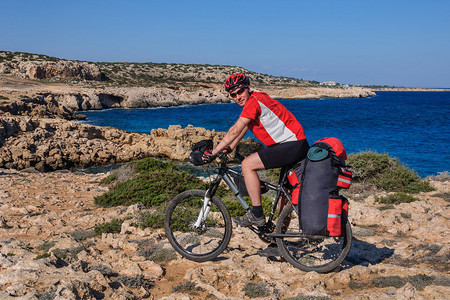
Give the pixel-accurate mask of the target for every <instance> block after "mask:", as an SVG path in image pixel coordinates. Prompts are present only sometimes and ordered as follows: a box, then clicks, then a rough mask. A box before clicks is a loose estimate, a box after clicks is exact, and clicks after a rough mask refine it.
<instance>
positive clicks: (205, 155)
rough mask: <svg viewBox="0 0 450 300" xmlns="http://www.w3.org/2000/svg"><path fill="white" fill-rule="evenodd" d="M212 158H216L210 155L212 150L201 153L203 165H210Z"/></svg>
mask: <svg viewBox="0 0 450 300" xmlns="http://www.w3.org/2000/svg"><path fill="white" fill-rule="evenodd" d="M214 158H216V156H215V155H213V154H212V150H206V151H205V152H203V155H202V160H203V162H204V163H210V162H212V161H213V159H214Z"/></svg>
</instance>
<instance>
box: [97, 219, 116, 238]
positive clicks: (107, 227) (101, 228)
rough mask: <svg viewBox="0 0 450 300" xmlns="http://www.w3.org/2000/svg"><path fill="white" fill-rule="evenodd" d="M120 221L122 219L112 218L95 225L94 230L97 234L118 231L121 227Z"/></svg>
mask: <svg viewBox="0 0 450 300" xmlns="http://www.w3.org/2000/svg"><path fill="white" fill-rule="evenodd" d="M122 223H123V220H121V219H113V220H112V221H111V222H107V223H105V224H98V225H95V227H94V232H95V233H96V234H97V235H100V234H102V233H119V232H120V230H121V229H122Z"/></svg>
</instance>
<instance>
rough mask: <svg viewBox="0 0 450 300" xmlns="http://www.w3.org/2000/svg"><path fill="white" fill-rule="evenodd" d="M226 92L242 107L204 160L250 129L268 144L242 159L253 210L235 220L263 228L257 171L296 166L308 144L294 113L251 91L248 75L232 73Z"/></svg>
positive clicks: (233, 142) (265, 96)
mask: <svg viewBox="0 0 450 300" xmlns="http://www.w3.org/2000/svg"><path fill="white" fill-rule="evenodd" d="M225 91H227V92H228V93H229V95H230V96H231V98H232V99H233V100H234V102H235V103H236V104H237V105H239V106H241V107H242V108H243V109H242V112H241V114H240V117H239V119H238V120H237V122H236V123H235V124H234V125H233V126H232V127H231V128H230V129H229V130H228V132H227V133H226V135H225V136H224V138H223V139H222V141H221V142H220V143H219V144H218V145H217V146H216V147H215V148H214V149H213V150H210V151H206V152H205V153H204V155H203V160H204V161H205V162H206V161H210V160H212V159H213V158H214V157H215V156H216V155H217V154H219V153H220V152H222V151H229V150H230V149H234V148H235V147H236V146H237V144H238V143H239V141H240V140H241V139H242V138H243V137H244V136H245V134H246V133H247V131H248V130H249V129H250V131H251V132H253V134H254V135H255V136H256V137H257V138H258V139H259V140H260V141H261V142H262V143H263V144H264V145H265V146H266V147H267V148H265V149H263V150H260V151H258V152H256V153H253V154H251V155H250V156H248V157H246V158H245V159H244V160H243V161H242V164H241V169H242V173H243V175H244V181H245V186H246V188H247V191H248V194H249V196H250V199H251V203H252V210H251V211H249V212H248V213H247V214H245V215H244V216H241V217H236V218H235V219H234V221H235V223H236V224H237V225H239V226H242V227H247V226H251V225H254V226H259V227H261V226H264V224H265V222H266V218H265V216H264V213H263V209H262V205H261V186H260V180H259V176H258V173H257V171H259V170H266V169H274V168H279V167H286V166H290V165H293V164H294V163H296V162H299V161H300V160H302V159H304V158H305V157H306V154H307V152H308V149H309V145H308V142H307V140H306V136H305V133H304V131H303V128H302V126H301V124H300V123H299V122H298V121H297V119H296V118H295V117H294V115H293V114H292V113H291V112H290V111H289V110H287V109H286V107H284V106H283V105H282V104H281V103H280V102H278V101H276V100H274V99H272V98H271V97H269V95H267V94H266V93H263V92H256V91H252V90H250V79H249V78H248V77H247V76H246V75H244V74H240V73H238V74H232V75H231V76H230V77H229V78H228V79H227V80H226V81H225Z"/></svg>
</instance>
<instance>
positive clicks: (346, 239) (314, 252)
mask: <svg viewBox="0 0 450 300" xmlns="http://www.w3.org/2000/svg"><path fill="white" fill-rule="evenodd" d="M342 217H343V219H342V221H343V223H342V224H343V225H342V230H343V234H342V236H341V237H327V236H320V237H318V236H306V235H304V236H299V235H301V231H300V225H299V223H300V217H299V216H298V214H297V213H296V212H295V210H294V207H293V206H292V205H289V206H288V207H286V208H285V209H283V211H282V212H281V214H280V216H279V217H278V221H277V225H276V228H275V232H276V233H277V234H282V233H283V234H286V235H289V233H291V234H292V235H297V236H293V237H282V238H276V242H277V246H278V248H279V249H280V252H281V254H282V255H283V257H284V258H285V259H286V260H287V261H288V262H289V263H291V264H292V265H293V266H295V267H296V268H299V269H300V270H303V271H306V272H310V271H315V272H319V273H326V272H330V271H332V270H334V269H336V268H337V267H338V266H339V265H340V264H341V263H342V261H343V260H344V259H345V258H346V257H347V255H348V253H349V252H350V247H351V241H352V231H351V227H350V223H349V222H348V219H347V218H346V217H345V216H344V215H342Z"/></svg>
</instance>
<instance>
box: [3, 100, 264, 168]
mask: <svg viewBox="0 0 450 300" xmlns="http://www.w3.org/2000/svg"><path fill="white" fill-rule="evenodd" d="M0 113H2V115H1V118H0V168H8V169H19V170H20V169H26V168H35V169H37V170H39V171H51V170H60V169H73V168H88V167H91V166H100V165H106V164H115V163H120V162H126V161H130V160H134V159H138V158H143V157H148V156H154V157H162V158H166V159H170V160H178V161H185V160H187V159H188V157H189V153H190V151H191V147H192V145H193V144H194V143H196V142H198V141H200V140H202V139H212V140H214V141H215V142H216V143H217V142H218V140H219V139H221V138H222V137H223V136H224V134H225V133H224V132H215V131H210V130H206V129H204V128H195V127H192V126H188V127H186V128H184V129H183V128H181V126H179V125H178V126H176V125H174V126H170V127H169V128H168V129H154V130H152V131H151V132H150V133H149V134H140V133H133V132H127V131H124V130H120V129H116V128H112V127H97V126H92V125H88V124H80V123H79V122H77V121H74V120H73V119H74V118H75V117H76V115H74V114H73V112H72V110H71V109H69V108H67V107H66V106H65V105H62V104H60V103H58V102H57V101H56V100H55V99H54V96H53V95H50V96H47V97H44V96H41V97H38V98H33V99H27V100H22V101H18V102H13V103H10V104H4V105H1V106H0ZM242 145H243V146H242V149H246V150H244V153H242V154H244V155H245V154H248V152H245V151H250V152H251V151H253V152H254V151H255V150H256V149H259V148H260V147H261V145H260V144H259V143H258V142H256V141H254V140H252V139H251V138H248V139H246V140H245V141H243V143H242Z"/></svg>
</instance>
